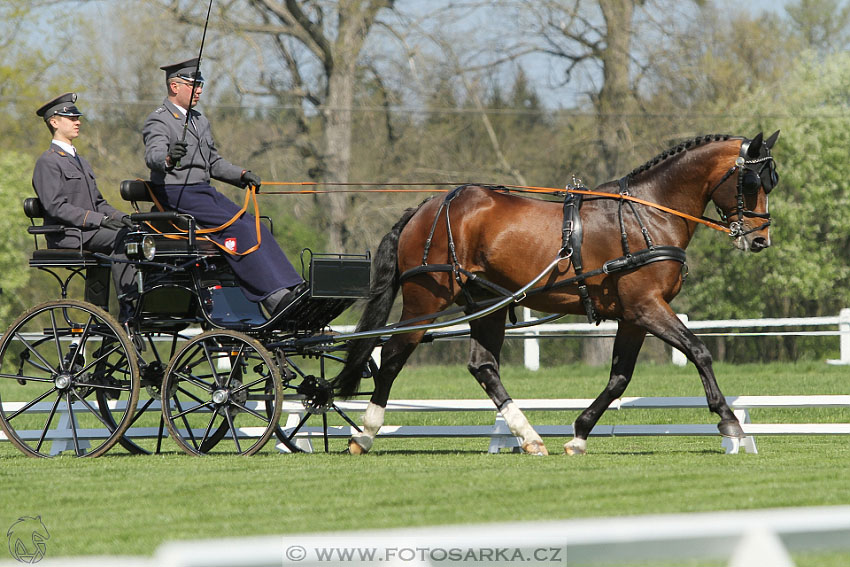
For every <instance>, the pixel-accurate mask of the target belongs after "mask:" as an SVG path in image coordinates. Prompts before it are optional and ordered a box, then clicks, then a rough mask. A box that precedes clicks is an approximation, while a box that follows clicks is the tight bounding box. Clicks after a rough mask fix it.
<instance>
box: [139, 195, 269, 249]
mask: <svg viewBox="0 0 850 567" xmlns="http://www.w3.org/2000/svg"><path fill="white" fill-rule="evenodd" d="M139 181H143V182H144V184H145V187H146V188H147V190H148V194H149V195H150V197H151V200H152V201H153V204H154V205H155V206H156V208H157V209H158V210H159V211H160V212H163V211H165V207H163V206H162V204H161V203H160V202H159V200H158V199H157V198H156V195H154V193H153V190H152V189H151V187H150V185H149V184H148V183H147V181H144V180H142V179H140V180H139ZM250 202H253V203H254V221H255V226H256V229H257V243H256V244H255V245H253V246H251V247H250V248H248V249H247V250H245V251H244V252H234V251H233V250H229V249H228V248H227V247H226V246H223V245H221V244H219V243H218V242H216V241H215V240H213V239H212V238H210V237H209V236H201V238H202V239H203V240H206V241H208V242H212V243H213V244H215V245H216V246H218V247H219V248H220V249H221V250H222V251H224V252H226V253H228V254H230V255H232V256H245V255H247V254H250V253H251V252H254V251H255V250H257V249H258V248H259V247H260V243H261V236H260V235H261V233H260V206H259V204H257V192H256V190H255V188H254V187H253V186H251V185H249V186H248V187H246V188H245V202H244V203H243V204H242V208H241V209H239V211H237V212H236V214H235V215H233V217H232V218H231V219H230V220H229V221H227V222H225V223H224V224H222V225H221V226H216V227H212V228H201V229H197V230H195V234H196V235H204V234H210V233H215V232H220V231H222V230H224V229H225V228H227V227H229V226H230V225H232V224H233V223H234V222H236V221H237V220H238V219H239V217H241V216H242V215H243V214H245V212H246V211H247V210H248V204H249V203H250ZM145 224H146V225H148V227H149V228H150V229H151V230H152V231H154V232H155V233H157V234H159V235H160V236H164V237H165V238H170V239H172V240H183V239H186V238H188V237H187V236H183V235H182V234H165V233H163V232H161V231H160V230H158V229H157V228H156V227H154V226H153V225H152V224H151V223H149V222H146V223H145ZM171 227H172V228H173V229H174V230H175V231H176V232H178V233H188V231H187V230H183V229H182V228H178V227H177V226H176V225H175V224H174V223H171Z"/></svg>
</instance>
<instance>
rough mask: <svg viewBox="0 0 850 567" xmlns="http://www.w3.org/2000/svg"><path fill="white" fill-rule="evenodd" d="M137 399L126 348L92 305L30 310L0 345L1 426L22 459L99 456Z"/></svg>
mask: <svg viewBox="0 0 850 567" xmlns="http://www.w3.org/2000/svg"><path fill="white" fill-rule="evenodd" d="M98 396H100V397H102V398H103V400H104V403H103V404H100V403H98V402H97V401H96V398H98ZM138 396H139V370H138V365H137V363H136V356H135V350H134V349H133V345H132V343H131V342H130V340H129V339H128V338H127V335H126V334H125V333H124V330H123V329H122V328H121V326H120V325H119V324H118V323H117V322H116V321H115V319H113V318H112V317H111V316H110V315H109V314H108V313H106V311H104V310H103V309H101V308H99V307H96V306H95V305H92V304H90V303H86V302H84V301H75V300H60V301H48V302H46V303H42V304H39V305H36V306H35V307H33V308H32V309H30V310H28V311H27V312H26V313H24V314H23V315H21V316H20V317H18V318H17V319H16V320H15V322H14V323H12V325H11V326H10V327H9V329H8V330H7V331H6V333H5V334H4V335H3V338H2V339H0V402H2V404H0V426H2V428H3V431H4V432H5V433H6V436H7V437H8V438H9V441H11V442H12V444H14V445H15V446H16V447H18V448H19V449H20V450H21V451H23V452H24V453H25V454H27V455H30V456H33V457H50V456H53V455H57V454H60V453H62V452H64V451H73V453H74V455H76V456H78V457H97V456H100V455H102V454H104V453H105V452H106V451H108V450H109V449H110V448H111V447H112V446H113V445H115V444H116V443H117V442H118V441H119V440H120V439H121V437H122V435H124V433H125V431H126V430H127V428H128V427H129V426H130V423H131V422H132V418H133V413H134V411H135V408H136V403H137V401H138ZM19 400H22V401H19Z"/></svg>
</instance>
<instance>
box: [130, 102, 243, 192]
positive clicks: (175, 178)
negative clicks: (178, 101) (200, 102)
mask: <svg viewBox="0 0 850 567" xmlns="http://www.w3.org/2000/svg"><path fill="white" fill-rule="evenodd" d="M191 112H192V119H191V121H190V124H189V128H188V129H187V132H186V143H187V144H188V146H187V151H186V155H185V156H184V157H183V158H181V159H180V167H167V166H166V165H165V157H166V156H167V155H168V146H169V144H171V142H175V141H178V140H180V139H182V137H183V124H184V123H185V120H186V118H185V116H186V115H185V114H183V113H181V112H180V110H179V109H178V108H177V107H176V106H175V105H174V104H172V103H171V102H169V101H168V99H166V100H165V101H163V103H162V106H160V107H159V108H157V109H156V110H154V111H153V112H151V113H150V115H149V116H148V117H147V120H145V125H144V128H143V129H142V137H143V138H144V141H145V163H146V164H147V166H148V167H149V168H150V170H151V182H152V183H154V184H157V185H191V184H195V183H209V182H210V177H212V178H213V179H218V180H219V181H224V182H226V183H231V184H233V185H239V184H240V179H241V177H242V171H243V169H242V168H241V167H237V166H235V165H233V164H232V163H230V162H229V161H227V160H226V159H224V158H222V157H221V156H220V155H218V150H217V149H216V147H215V142H214V141H213V137H212V130H211V128H210V121H209V120H207V118H206V116H204V115H202V114H201V113H200V112H198V111H196V110H192V111H191Z"/></svg>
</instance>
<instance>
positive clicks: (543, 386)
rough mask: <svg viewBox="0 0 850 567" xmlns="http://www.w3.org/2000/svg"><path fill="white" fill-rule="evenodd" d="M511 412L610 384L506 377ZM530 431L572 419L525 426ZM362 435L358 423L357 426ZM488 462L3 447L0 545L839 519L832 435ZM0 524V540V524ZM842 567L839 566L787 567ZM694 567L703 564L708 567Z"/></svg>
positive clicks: (402, 447)
mask: <svg viewBox="0 0 850 567" xmlns="http://www.w3.org/2000/svg"><path fill="white" fill-rule="evenodd" d="M848 373H850V370H848V369H844V368H840V367H829V366H827V365H825V364H822V363H807V364H797V365H751V366H727V365H718V367H717V374H718V378H719V382H720V385H721V388H722V389H723V391H724V393H725V394H726V395H743V394H751V395H767V394H846V393H848V390H850V387H849V386H848V380H847V379H848ZM503 375H504V380H505V384H506V387H507V388H508V391H509V392H510V393H511V395H512V396H513V397H515V398H530V397H539V398H553V397H592V396H595V395H596V393H598V391H599V390H601V388H602V387H603V386H604V384H605V382H606V381H607V370H606V369H604V368H593V367H586V366H578V365H577V366H568V367H559V368H553V369H547V370H541V371H540V372H537V373H532V372H528V371H526V370H524V369H522V368H518V367H507V368H505V369H504V370H503ZM627 395H630V396H636V395H651V396H667V395H670V396H683V395H684V396H690V395H702V389H701V386H700V382H699V379H698V377H697V374H696V371H695V369H694V368H693V366H688V367H687V368H676V367H673V366H670V365H663V366H654V365H643V366H639V368H638V370H637V372H636V375H635V378H634V380H633V383H632V385H631V386H630V388H629V390H628V391H627ZM482 396H483V393H481V392H480V390H479V387H478V386H477V384H476V383H475V381H474V380H473V379H472V378H471V376H469V374H468V373H467V372H466V370H465V368H464V367H462V366H451V367H420V368H411V369H408V370H406V371H405V372H404V373H402V375H401V376H400V377H399V379H398V380H397V382H396V386H395V389H394V391H393V397H395V398H452V397H455V398H480V397H482ZM529 418H530V419H531V421H532V423H533V424H558V423H566V424H568V423H571V422H572V421H573V419H574V418H575V414H574V413H555V412H535V413H530V414H529ZM752 418H753V421H755V422H850V410H758V411H753V412H752ZM358 419H359V418H358ZM492 420H493V415H492V414H489V413H486V412H478V413H475V414H448V413H437V414H388V423H390V424H492ZM716 421H717V419H716V416H714V415H711V414H709V413H708V412H707V411H702V410H699V411H698V410H676V411H670V412H666V411H659V410H629V411H623V412H614V411H612V412H608V413H607V414H606V415H605V416H604V417H603V420H602V422H601V423H712V424H713V423H716ZM565 441H566V439H551V438H549V439H546V442H547V445H548V447H549V449H550V451H551V452H552V453H553V454H552V456H550V457H548V458H537V457H530V456H525V455H518V454H511V453H502V454H499V455H489V454H487V453H486V450H487V445H488V442H487V441H486V440H484V439H427V440H381V439H380V438H379V439H378V440H376V443H375V447H374V449H373V452H372V453H370V454H369V455H367V456H364V457H352V456H349V455H343V454H339V453H338V452H339V451H341V450H342V449H343V447H344V442H343V441H342V440H335V441H332V445H331V449H332V451H334V452H333V453H331V454H312V455H308V454H298V455H280V454H277V453H276V452H274V451H273V449H272V445H273V443H270V444H269V445H268V447H267V449H266V450H265V451H264V452H263V453H261V454H259V455H256V456H253V457H248V458H238V457H206V458H193V457H189V456H187V455H184V454H182V453H178V452H177V450H176V448H175V446H174V445H173V443H171V442H170V441H167V445H166V449H167V451H168V453H166V454H163V455H155V456H131V455H129V454H127V453H126V452H125V451H124V450H123V449H122V448H120V447H116V448H114V449H113V450H112V451H111V452H110V453H109V454H108V455H106V456H105V457H101V458H99V459H93V460H88V459H74V458H70V457H61V458H56V459H50V460H36V459H30V458H26V457H24V456H23V455H22V454H20V453H18V452H17V450H16V449H15V448H14V447H12V446H11V445H10V444H8V443H2V444H0V483H2V484H1V486H2V491H0V510H2V511H3V512H2V516H0V529H2V528H3V527H4V526H9V525H11V524H12V523H14V522H15V520H16V519H17V518H18V517H19V516H25V515H28V516H35V515H41V517H42V519H43V520H44V522H45V524H46V525H47V526H48V528H49V530H50V533H51V539H50V545H49V555H50V556H51V557H58V556H65V555H90V554H113V555H114V554H120V555H149V554H152V553H153V552H154V550H155V549H156V547H157V546H158V545H160V544H161V543H163V542H164V541H167V540H174V539H195V538H218V537H232V536H247V535H258V534H293V533H299V532H315V531H328V530H347V529H372V528H390V527H401V526H420V525H421V526H425V525H439V524H464V523H479V522H500V521H514V520H554V519H570V518H581V517H589V516H620V515H637V514H650V513H679V512H696V511H712V510H732V509H756V508H770V507H787V506H819V505H836V504H848V503H850V483H848V482H847V468H848V465H850V443H848V441H850V440H848V439H847V438H845V437H837V436H836V437H828V436H822V437H810V438H803V437H760V438H758V441H757V443H758V448H759V454H757V455H748V454H739V455H724V454H723V452H722V450H721V448H720V439H719V437H717V438H714V437H711V438H707V437H700V438H687V437H678V438H600V439H591V440H590V441H589V443H588V450H589V454H588V455H586V456H584V457H578V458H576V457H572V458H570V457H567V456H565V455H563V454H560V451H561V445H562V444H563V443H564V442H565ZM3 522H5V524H4V523H3ZM795 559H796V560H797V561H798V565H846V564H848V560H850V555H840V554H839V555H836V554H832V555H803V556H795ZM703 564H705V563H699V565H703Z"/></svg>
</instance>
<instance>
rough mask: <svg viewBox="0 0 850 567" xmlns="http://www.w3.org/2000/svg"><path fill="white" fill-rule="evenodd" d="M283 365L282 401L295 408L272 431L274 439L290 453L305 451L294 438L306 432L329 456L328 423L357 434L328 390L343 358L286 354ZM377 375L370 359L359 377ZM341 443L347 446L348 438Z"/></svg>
mask: <svg viewBox="0 0 850 567" xmlns="http://www.w3.org/2000/svg"><path fill="white" fill-rule="evenodd" d="M285 361H286V364H285V365H281V367H282V372H283V394H284V400H286V401H287V402H296V403H298V406H297V411H295V412H293V413H291V414H290V415H289V417H288V419H287V423H286V424H285V425H284V426H279V427H277V428H276V429H275V436H276V437H277V438H278V440H280V442H281V443H283V445H284V446H285V447H286V448H287V449H288V450H289V451H290V452H293V453H297V452H301V451H304V450H305V449H304V447H305V446H308V445H303V446H299V442H298V435H299V433H301V434H303V433H304V432H307V431H309V432H310V433H311V435H318V436H320V437H321V439H322V444H323V448H324V451H325V452H326V453H327V452H329V451H330V437H331V435H330V433H331V431H332V429H331V428H332V427H334V425H333V424H332V423H331V421H332V420H334V421H337V422H338V424H339V425H342V426H344V425H349V426H351V427H353V428H354V429H355V430H357V431H360V427H359V426H358V425H357V424H356V423H355V421H354V420H353V419H352V418H351V417H349V416H348V414H347V413H346V412H345V411H343V410H342V408H340V407H339V406H338V405H337V404H336V400H335V399H334V392H333V387H332V386H331V381H332V380H333V378H334V377H335V376H336V375H337V374H338V373H339V371H340V370H341V369H342V367H343V365H344V364H345V357H344V356H342V355H340V354H334V353H333V352H315V353H290V354H286V355H285ZM377 372H378V366H377V364H375V361H374V360H372V359H371V358H370V359H369V363H368V365H367V367H366V368H365V369H364V371H363V377H364V378H371V377H372V376H374V375H375V373H377ZM367 393H368V392H361V393H358V394H356V395H363V394H367ZM333 416H335V417H333ZM317 428H320V429H318V430H317ZM344 439H345V440H346V443H347V439H348V437H347V436H345V437H344ZM341 450H342V449H341Z"/></svg>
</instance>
